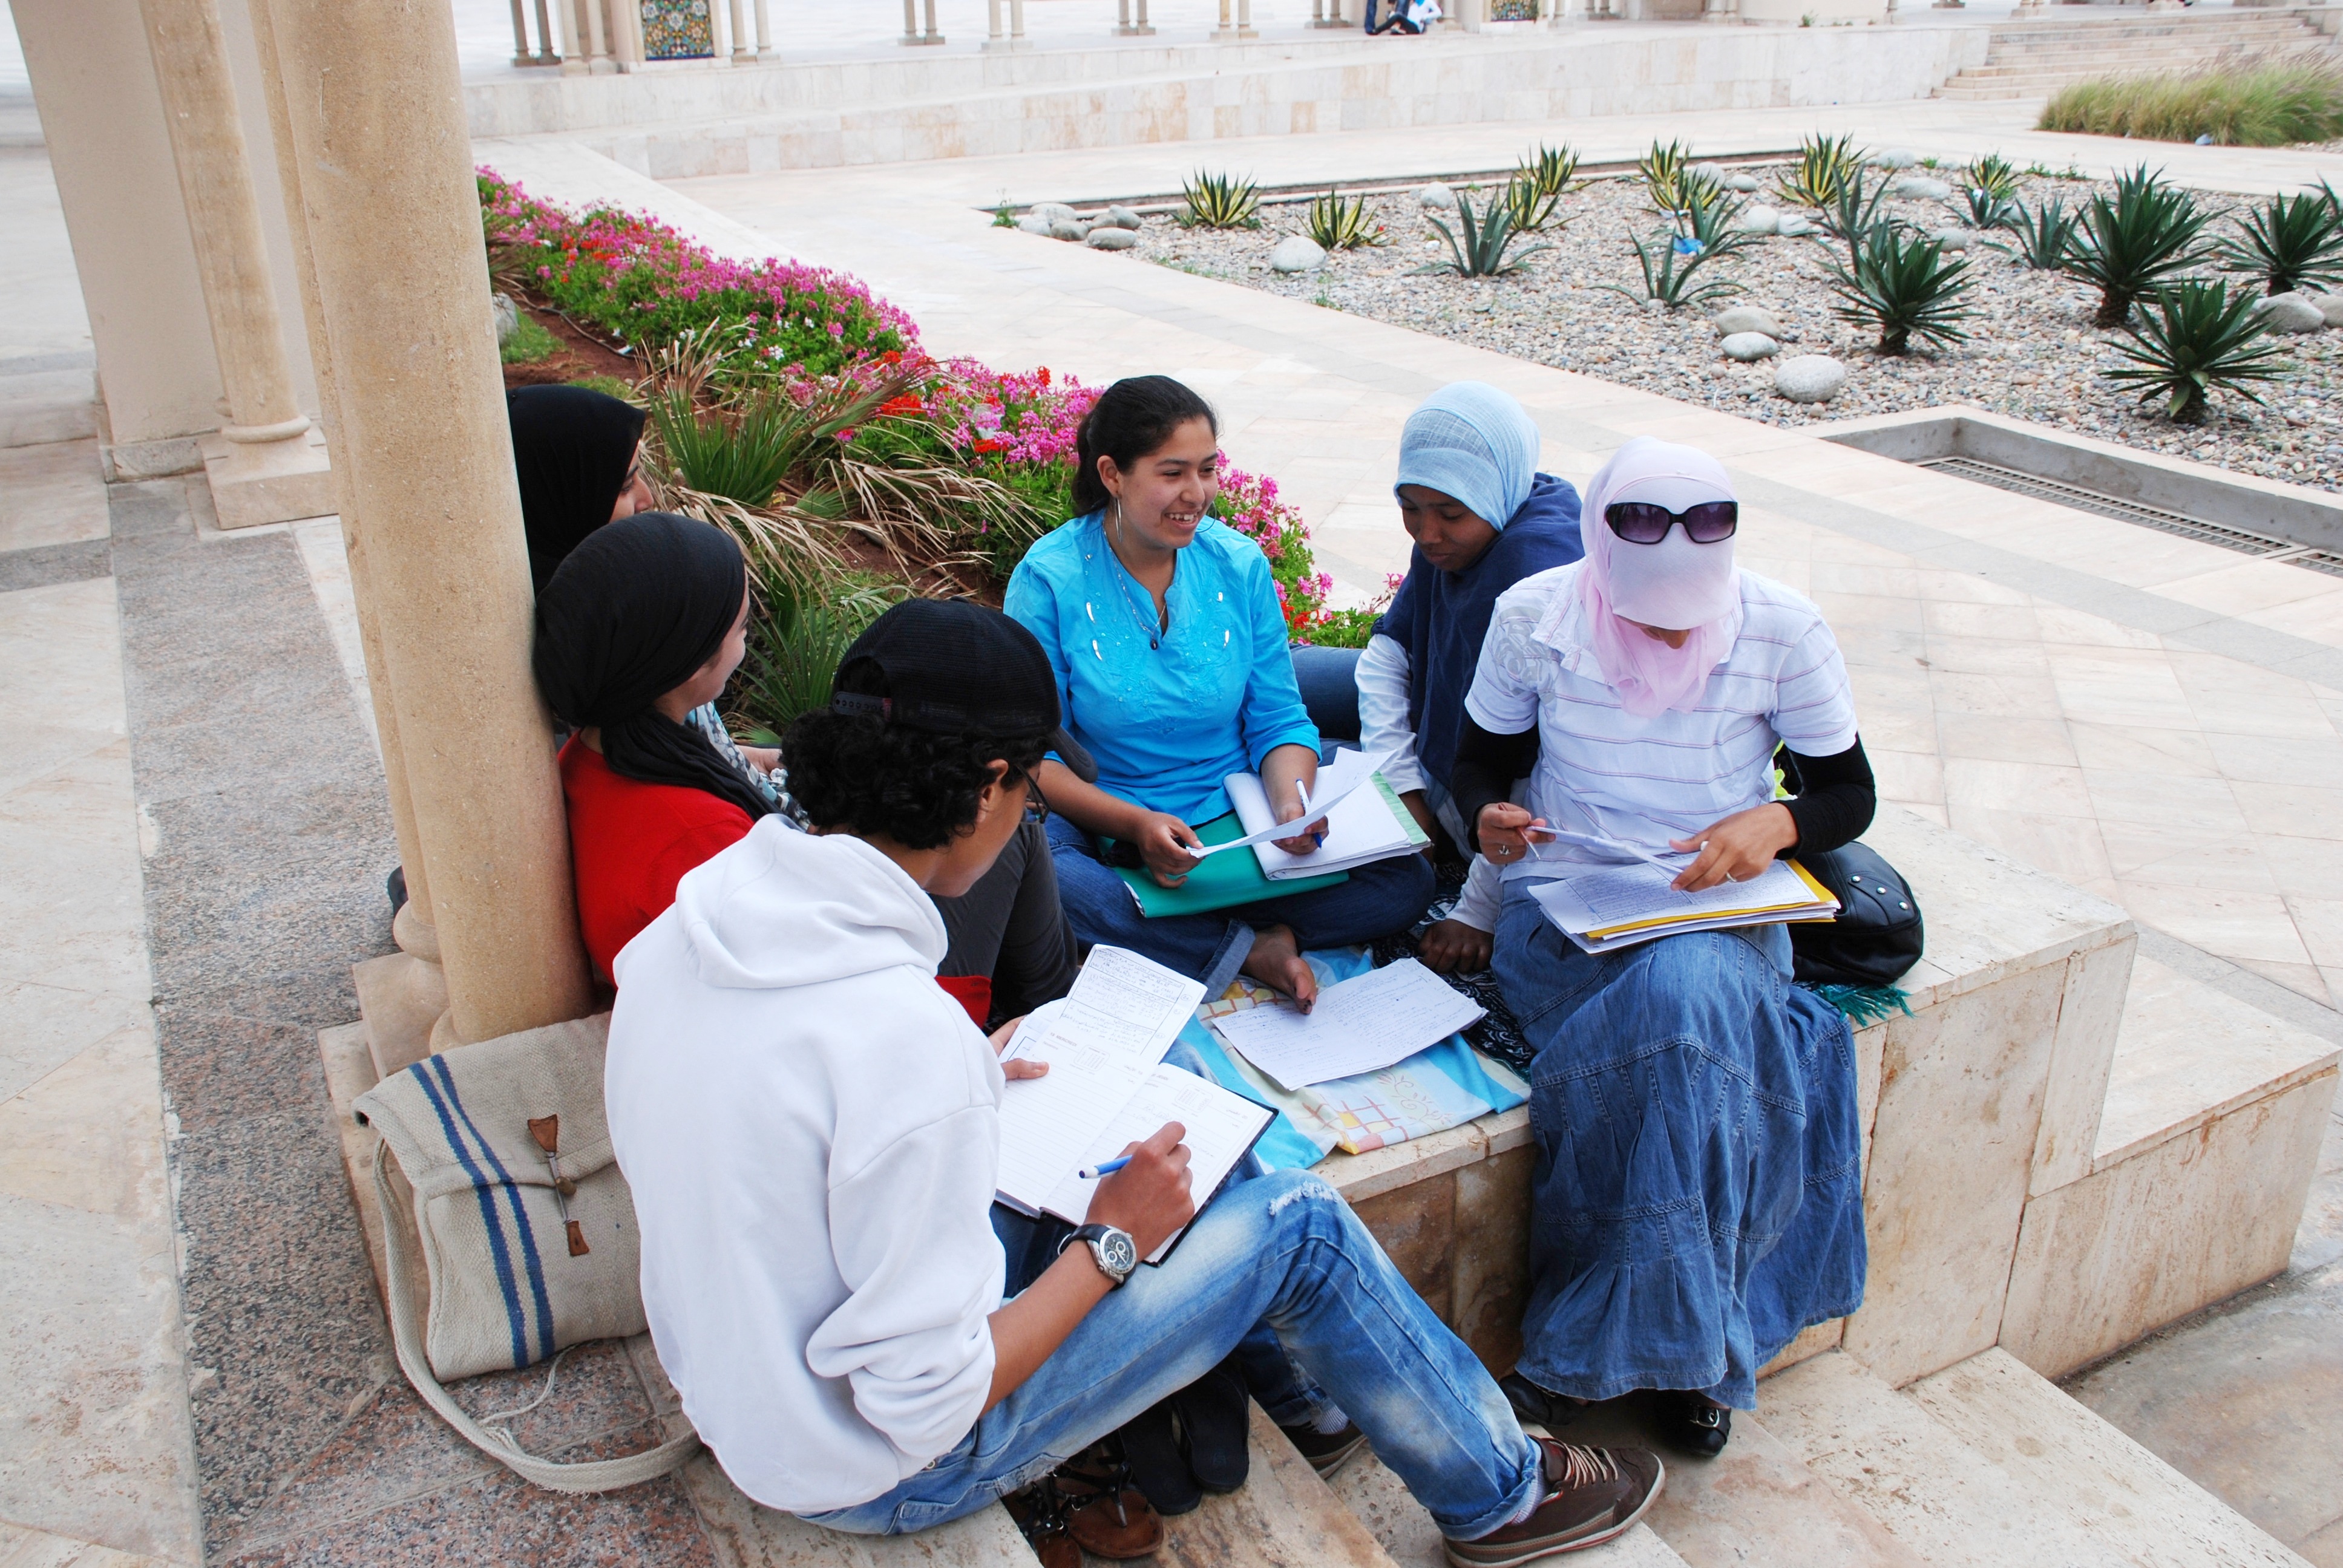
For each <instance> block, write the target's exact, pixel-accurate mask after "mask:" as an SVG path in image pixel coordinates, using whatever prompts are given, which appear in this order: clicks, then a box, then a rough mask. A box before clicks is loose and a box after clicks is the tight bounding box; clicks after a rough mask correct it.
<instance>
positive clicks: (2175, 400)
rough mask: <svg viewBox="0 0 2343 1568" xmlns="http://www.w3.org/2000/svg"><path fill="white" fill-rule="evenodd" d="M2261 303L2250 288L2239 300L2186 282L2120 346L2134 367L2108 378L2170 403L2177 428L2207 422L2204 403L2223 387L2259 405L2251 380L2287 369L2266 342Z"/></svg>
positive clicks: (2219, 286) (2158, 302)
mask: <svg viewBox="0 0 2343 1568" xmlns="http://www.w3.org/2000/svg"><path fill="white" fill-rule="evenodd" d="M2258 303H2260V302H2259V300H2258V299H2257V298H2256V297H2255V295H2254V291H2253V290H2252V289H2250V288H2241V289H2239V290H2238V291H2237V293H2236V294H2234V295H2233V294H2231V293H2230V292H2229V286H2228V285H2227V284H2226V283H2222V282H2219V281H2213V282H2206V281H2204V280H2202V279H2197V278H2188V279H2186V280H2184V281H2182V282H2180V283H2177V284H2175V285H2174V286H2172V287H2170V288H2168V289H2166V290H2164V291H2163V292H2161V293H2159V294H2157V296H2155V297H2153V298H2152V299H2151V300H2149V301H2148V302H2147V306H2146V307H2145V308H2143V309H2142V311H2141V312H2140V316H2141V319H2140V320H2139V322H2138V323H2137V325H2134V326H2131V327H2126V328H2125V332H2126V333H2127V336H2128V337H2130V339H2131V341H2130V342H2128V343H2121V342H2119V343H2117V345H2116V348H2117V352H2119V353H2121V354H2122V355H2123V356H2124V357H2126V358H2127V359H2129V360H2131V361H2132V363H2131V364H2129V365H2127V366H2124V367H2120V368H2118V369H2115V370H2109V371H2107V372H2105V373H2104V374H2105V375H2106V376H2107V379H2108V380H2110V381H2123V382H2128V383H2131V384H2132V385H2135V386H2137V387H2139V388H2140V397H2139V400H2140V401H2141V402H2142V403H2152V402H2154V401H2156V400H2157V398H2159V397H2161V398H2163V399H2164V403H2165V408H2164V411H2165V413H2166V414H2167V415H2168V416H2170V417H2171V418H2172V419H2173V420H2174V421H2175V422H2176V423H2177V424H2182V425H2194V424H2197V423H2198V422H2199V421H2201V420H2202V419H2203V418H2204V417H2205V400H2206V397H2207V394H2208V393H2210V392H2211V391H2212V390H2213V389H2214V388H2216V387H2218V388H2220V389H2221V390H2223V391H2227V392H2236V393H2237V394H2238V395H2240V396H2241V397H2248V398H2251V399H2252V400H2253V401H2254V402H2257V403H2258V402H2260V401H2261V398H2260V397H2258V395H2256V393H2255V392H2254V390H2253V389H2252V387H2249V386H2247V383H2248V382H2253V381H2275V380H2277V379H2278V377H2281V376H2283V375H2284V374H2285V373H2286V371H2287V369H2288V366H2287V365H2286V363H2285V362H2284V361H2283V360H2281V359H2279V358H2278V355H2277V353H2276V351H2275V350H2274V349H2273V348H2272V347H2270V345H2269V343H2268V326H2267V325H2266V324H2265V323H2264V322H2263V321H2262V319H2261V317H2259V316H2258V315H2257V314H2255V310H2254V307H2255V306H2256V305H2258Z"/></svg>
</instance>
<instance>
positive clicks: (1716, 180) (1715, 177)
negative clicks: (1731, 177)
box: [1692, 163, 1725, 186]
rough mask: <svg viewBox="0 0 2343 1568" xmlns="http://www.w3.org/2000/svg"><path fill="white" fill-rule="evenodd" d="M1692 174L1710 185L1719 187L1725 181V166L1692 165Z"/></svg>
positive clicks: (1709, 164)
mask: <svg viewBox="0 0 2343 1568" xmlns="http://www.w3.org/2000/svg"><path fill="white" fill-rule="evenodd" d="M1692 172H1693V173H1694V174H1695V175H1697V176H1700V177H1701V178H1702V179H1704V180H1706V181H1708V182H1709V184H1711V185H1719V186H1721V185H1723V184H1724V183H1725V166H1724V165H1723V164H1711V163H1698V164H1694V165H1693V166H1692Z"/></svg>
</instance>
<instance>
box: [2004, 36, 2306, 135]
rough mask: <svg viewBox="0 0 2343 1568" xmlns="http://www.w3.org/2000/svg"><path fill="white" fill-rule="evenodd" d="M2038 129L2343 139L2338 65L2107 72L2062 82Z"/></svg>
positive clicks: (2243, 63) (2281, 59) (2277, 60)
mask: <svg viewBox="0 0 2343 1568" xmlns="http://www.w3.org/2000/svg"><path fill="white" fill-rule="evenodd" d="M2037 128H2038V129H2041V130H2046V131H2078V132H2081V133H2083V134H2085V135H2088V136H2137V137H2140V138H2142V139H2144V140H2147V141H2158V142H2193V141H2196V140H2197V139H2198V138H2200V137H2205V136H2209V137H2211V138H2212V139H2213V141H2214V142H2215V143H2217V144H2218V145H2219V146H2233V147H2278V146H2288V145H2289V144H2292V143H2296V142H2323V141H2330V140H2332V139H2334V138H2335V137H2337V136H2343V66H2338V65H2336V64H2335V63H2334V61H2333V60H2332V59H2331V58H2322V57H2317V56H2309V55H2294V56H2286V55H2278V56H2261V57H2258V58H2251V59H2246V60H2239V61H2233V62H2230V63H2227V64H2223V65H2210V66H2207V67H2206V68H2204V69H2202V70H2197V71H2187V72H2180V73H2174V74H2170V75H2151V76H2108V77H2101V78H2099V79H2097V80H2095V81H2089V82H2077V83H2076V84H2074V85H2072V86H2068V87H2062V88H2061V89H2059V91H2058V92H2057V93H2056V95H2053V96H2052V98H2051V99H2050V102H2049V103H2048V104H2047V105H2046V106H2044V107H2043V110H2042V118H2041V120H2040V121H2039V122H2038V124H2037Z"/></svg>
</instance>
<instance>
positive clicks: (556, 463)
mask: <svg viewBox="0 0 2343 1568" xmlns="http://www.w3.org/2000/svg"><path fill="white" fill-rule="evenodd" d="M505 413H506V415H507V417H508V418H510V419H511V421H512V444H513V467H514V468H515V470H516V471H517V472H518V474H519V477H520V515H521V521H522V524H523V526H524V527H525V528H527V529H528V576H529V580H530V581H531V582H532V583H533V584H535V585H536V588H537V591H538V592H539V593H543V592H544V591H545V585H546V584H547V583H548V582H550V581H552V580H553V573H554V570H555V568H558V567H559V566H560V565H561V562H562V558H564V557H566V556H568V554H569V552H570V551H571V550H574V549H576V548H578V540H580V539H582V538H585V537H586V536H587V535H588V534H590V533H592V532H593V531H594V530H595V529H596V528H600V527H602V526H603V525H604V524H606V523H608V521H609V520H610V508H612V507H614V506H616V505H618V492H619V491H620V490H621V489H623V488H624V487H626V483H627V470H628V468H630V467H633V466H634V461H635V447H636V444H637V443H638V442H639V441H640V440H641V439H642V438H643V411H642V410H641V409H639V408H638V407H634V406H633V405H632V404H630V403H622V402H620V401H619V400H618V398H616V397H607V396H605V395H604V394H602V393H599V392H596V391H592V390H590V389H588V388H587V387H521V388H519V389H518V390H517V391H512V392H508V393H506V394H505Z"/></svg>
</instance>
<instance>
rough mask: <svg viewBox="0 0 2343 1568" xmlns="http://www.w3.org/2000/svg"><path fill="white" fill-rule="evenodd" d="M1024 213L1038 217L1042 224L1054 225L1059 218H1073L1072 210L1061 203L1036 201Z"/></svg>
mask: <svg viewBox="0 0 2343 1568" xmlns="http://www.w3.org/2000/svg"><path fill="white" fill-rule="evenodd" d="M1025 211H1026V214H1027V215H1028V216H1031V217H1038V218H1040V219H1041V221H1042V222H1044V223H1054V222H1056V221H1057V220H1058V219H1059V218H1061V217H1066V218H1070V217H1071V216H1074V209H1073V208H1071V207H1070V206H1067V205H1066V204H1065V203H1064V202H1061V201H1037V202H1035V203H1034V204H1033V205H1032V206H1030V207H1027V208H1026V209H1025Z"/></svg>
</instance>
